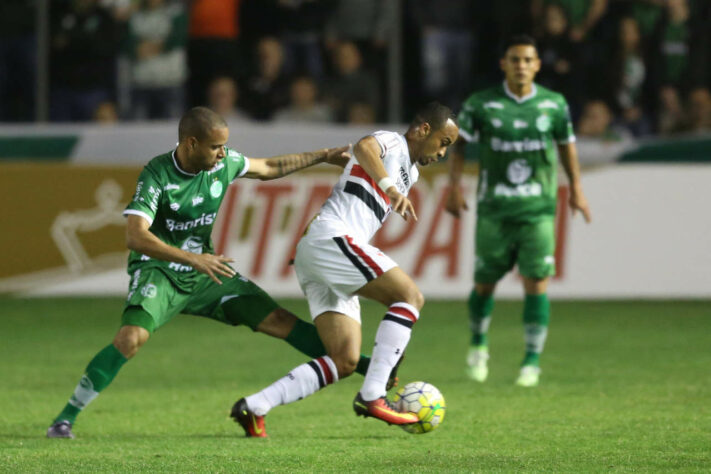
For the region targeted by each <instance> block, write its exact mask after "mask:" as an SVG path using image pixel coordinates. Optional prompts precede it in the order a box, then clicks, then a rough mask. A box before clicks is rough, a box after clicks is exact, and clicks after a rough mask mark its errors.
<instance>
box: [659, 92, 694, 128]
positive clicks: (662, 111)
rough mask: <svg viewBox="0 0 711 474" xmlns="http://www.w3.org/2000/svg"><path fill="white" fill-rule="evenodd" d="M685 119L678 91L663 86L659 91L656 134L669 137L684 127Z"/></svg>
mask: <svg viewBox="0 0 711 474" xmlns="http://www.w3.org/2000/svg"><path fill="white" fill-rule="evenodd" d="M686 125H687V124H686V117H685V115H684V108H683V106H682V102H681V98H680V97H679V91H678V89H676V88H675V87H670V86H664V87H662V88H661V89H660V90H659V107H658V109H657V132H658V133H660V134H662V135H669V134H672V133H676V132H680V131H682V130H683V129H684V128H685V127H686Z"/></svg>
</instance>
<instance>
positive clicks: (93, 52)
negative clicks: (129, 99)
mask: <svg viewBox="0 0 711 474" xmlns="http://www.w3.org/2000/svg"><path fill="white" fill-rule="evenodd" d="M50 15H51V20H50V79H51V83H50V118H51V119H52V120H56V121H86V120H91V119H92V117H93V116H94V112H95V110H96V108H97V107H98V105H99V104H101V103H103V102H106V101H111V100H113V96H114V81H115V75H116V72H115V71H116V68H115V63H116V56H117V53H118V42H119V38H118V32H117V26H116V23H115V21H114V18H113V16H112V15H111V14H110V13H109V12H108V11H106V10H105V9H103V8H101V6H100V5H99V3H98V1H97V0H72V1H70V2H55V3H53V4H52V8H51V10H50Z"/></svg>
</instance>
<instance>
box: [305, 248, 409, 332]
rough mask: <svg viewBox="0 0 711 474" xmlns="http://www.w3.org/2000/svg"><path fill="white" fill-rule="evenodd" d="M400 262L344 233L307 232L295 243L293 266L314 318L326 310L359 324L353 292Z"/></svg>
mask: <svg viewBox="0 0 711 474" xmlns="http://www.w3.org/2000/svg"><path fill="white" fill-rule="evenodd" d="M396 266H397V264H396V263H395V262H394V261H393V260H392V259H391V258H390V257H388V256H387V255H385V254H384V253H383V252H381V251H380V250H379V249H378V248H376V247H373V246H372V245H369V244H368V243H365V242H359V241H357V240H356V239H354V238H352V237H350V236H348V235H342V236H338V237H329V238H325V237H311V236H309V235H308V234H307V235H305V236H304V237H303V238H302V239H301V240H300V241H299V244H298V245H297V246H296V257H295V258H294V269H295V270H296V276H297V277H298V279H299V285H301V290H302V291H303V292H304V295H305V296H306V300H307V301H308V302H309V310H310V311H311V318H312V319H316V316H318V315H319V314H321V313H323V312H325V311H334V312H337V313H342V314H345V315H346V316H349V317H351V318H353V319H355V320H356V321H358V322H359V323H360V302H359V301H358V296H356V295H355V294H354V293H355V292H356V291H358V290H359V289H360V288H362V287H363V286H365V284H366V283H368V282H369V281H371V280H374V279H375V278H377V277H379V276H380V275H382V274H383V273H385V272H387V271H388V270H390V269H392V268H394V267H396Z"/></svg>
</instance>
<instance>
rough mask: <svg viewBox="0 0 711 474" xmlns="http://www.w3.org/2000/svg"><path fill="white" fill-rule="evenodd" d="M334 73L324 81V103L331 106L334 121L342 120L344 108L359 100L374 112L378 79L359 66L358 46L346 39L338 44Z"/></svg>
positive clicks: (345, 116)
mask: <svg viewBox="0 0 711 474" xmlns="http://www.w3.org/2000/svg"><path fill="white" fill-rule="evenodd" d="M333 65H334V69H335V75H334V76H333V77H330V78H328V79H327V81H326V102H328V104H329V105H330V106H331V107H332V109H333V110H334V113H335V115H336V120H338V121H339V122H346V121H347V120H348V110H349V108H350V106H351V105H352V104H354V103H362V104H366V105H368V106H369V107H371V108H372V109H373V110H374V111H375V113H376V116H377V113H378V100H379V97H378V81H377V79H376V77H375V75H374V74H373V73H372V72H371V71H368V70H366V69H364V68H363V58H362V56H361V54H360V51H359V50H358V47H357V46H356V45H355V44H354V43H351V42H349V41H346V42H343V43H340V44H339V45H338V46H337V47H336V48H335V49H334V52H333Z"/></svg>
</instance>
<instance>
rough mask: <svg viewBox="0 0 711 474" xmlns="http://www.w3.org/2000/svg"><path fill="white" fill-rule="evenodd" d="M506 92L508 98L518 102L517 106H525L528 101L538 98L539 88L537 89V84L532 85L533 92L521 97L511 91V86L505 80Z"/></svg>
mask: <svg viewBox="0 0 711 474" xmlns="http://www.w3.org/2000/svg"><path fill="white" fill-rule="evenodd" d="M504 92H506V95H507V96H509V97H511V99H513V100H514V101H516V103H517V104H523V103H524V102H526V101H527V100H528V99H533V98H534V97H535V96H536V93H537V92H538V88H537V87H536V83H535V82H534V83H532V84H531V92H530V93H528V94H526V95H524V96H523V97H519V96H517V95H516V94H514V93H513V92H511V89H509V85H508V84H507V83H506V80H504Z"/></svg>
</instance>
